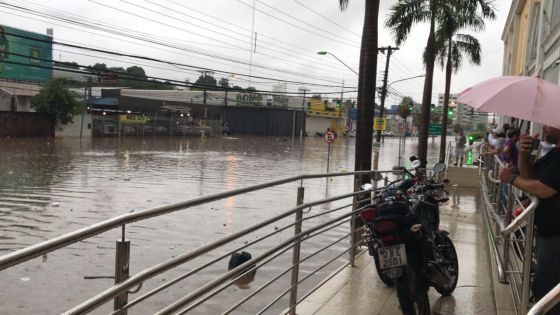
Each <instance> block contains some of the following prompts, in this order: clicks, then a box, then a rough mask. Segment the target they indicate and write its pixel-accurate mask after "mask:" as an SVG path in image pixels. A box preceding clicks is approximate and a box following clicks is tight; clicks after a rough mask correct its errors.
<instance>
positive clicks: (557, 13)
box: [550, 1, 560, 29]
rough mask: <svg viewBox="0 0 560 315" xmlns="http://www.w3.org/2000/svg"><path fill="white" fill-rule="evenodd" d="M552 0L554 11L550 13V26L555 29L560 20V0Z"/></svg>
mask: <svg viewBox="0 0 560 315" xmlns="http://www.w3.org/2000/svg"><path fill="white" fill-rule="evenodd" d="M551 2H552V10H551V11H552V13H551V14H550V28H551V29H553V28H554V26H556V24H558V22H560V1H551Z"/></svg>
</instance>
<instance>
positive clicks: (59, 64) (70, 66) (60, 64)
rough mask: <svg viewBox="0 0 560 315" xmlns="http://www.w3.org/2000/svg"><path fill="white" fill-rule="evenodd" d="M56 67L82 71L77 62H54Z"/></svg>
mask: <svg viewBox="0 0 560 315" xmlns="http://www.w3.org/2000/svg"><path fill="white" fill-rule="evenodd" d="M53 64H54V66H55V67H59V68H68V69H80V65H79V64H77V63H76V62H67V61H55V62H53Z"/></svg>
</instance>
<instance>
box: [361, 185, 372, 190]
mask: <svg viewBox="0 0 560 315" xmlns="http://www.w3.org/2000/svg"><path fill="white" fill-rule="evenodd" d="M372 187H373V185H372V184H370V183H365V184H363V185H362V189H363V190H370V189H371V188H372Z"/></svg>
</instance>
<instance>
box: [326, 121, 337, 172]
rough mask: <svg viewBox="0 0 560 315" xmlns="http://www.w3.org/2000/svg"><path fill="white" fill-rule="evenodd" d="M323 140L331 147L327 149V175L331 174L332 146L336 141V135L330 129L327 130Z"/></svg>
mask: <svg viewBox="0 0 560 315" xmlns="http://www.w3.org/2000/svg"><path fill="white" fill-rule="evenodd" d="M323 139H325V142H326V143H327V144H328V145H329V146H328V148H327V173H328V172H329V166H330V163H331V145H332V143H333V142H335V141H336V134H335V133H334V131H332V130H331V129H330V128H329V129H327V131H326V132H325V134H324V135H323Z"/></svg>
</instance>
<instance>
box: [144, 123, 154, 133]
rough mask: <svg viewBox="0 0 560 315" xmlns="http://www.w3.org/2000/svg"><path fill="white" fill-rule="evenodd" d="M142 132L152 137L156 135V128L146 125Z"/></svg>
mask: <svg viewBox="0 0 560 315" xmlns="http://www.w3.org/2000/svg"><path fill="white" fill-rule="evenodd" d="M142 132H143V133H144V135H152V134H154V127H152V126H150V125H144V127H142Z"/></svg>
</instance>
